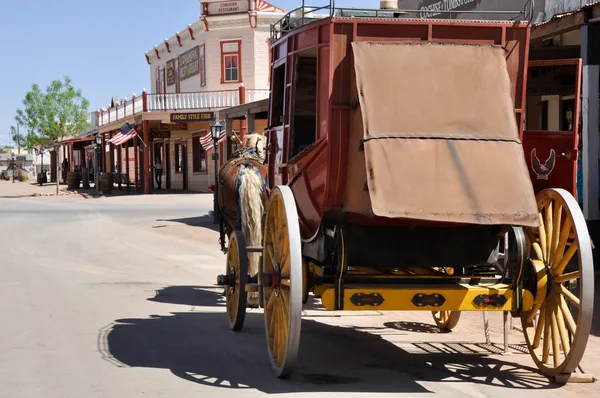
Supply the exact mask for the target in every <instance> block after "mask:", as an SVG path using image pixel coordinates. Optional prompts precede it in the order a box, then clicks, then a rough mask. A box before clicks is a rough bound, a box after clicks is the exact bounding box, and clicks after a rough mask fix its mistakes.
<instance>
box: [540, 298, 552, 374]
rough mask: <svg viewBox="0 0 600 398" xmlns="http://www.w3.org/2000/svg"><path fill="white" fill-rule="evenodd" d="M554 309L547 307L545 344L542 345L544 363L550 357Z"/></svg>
mask: <svg viewBox="0 0 600 398" xmlns="http://www.w3.org/2000/svg"><path fill="white" fill-rule="evenodd" d="M551 313H552V309H551V308H550V306H549V305H548V306H547V307H546V313H545V314H544V315H545V318H546V319H545V321H544V322H545V326H544V342H543V343H542V363H547V362H548V356H549V355H550V331H551V326H550V325H551V322H552V321H551V316H550V314H551Z"/></svg>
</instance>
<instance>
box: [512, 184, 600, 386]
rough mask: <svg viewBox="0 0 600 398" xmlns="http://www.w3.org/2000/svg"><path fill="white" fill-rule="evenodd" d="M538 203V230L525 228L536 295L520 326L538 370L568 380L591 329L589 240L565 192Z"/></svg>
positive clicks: (549, 193) (551, 192)
mask: <svg viewBox="0 0 600 398" xmlns="http://www.w3.org/2000/svg"><path fill="white" fill-rule="evenodd" d="M537 204H538V210H539V218H540V223H541V226H540V227H539V228H527V229H526V235H527V241H528V245H527V246H528V248H529V249H530V257H531V259H532V266H533V275H534V276H536V275H537V277H536V281H535V282H537V291H536V294H535V300H534V306H533V308H532V309H531V310H529V311H524V312H523V313H522V314H521V322H522V324H523V332H524V334H525V340H526V341H527V346H528V347H529V351H530V353H531V356H532V357H533V360H534V361H535V363H536V365H537V366H538V368H539V369H540V370H541V371H542V372H543V373H544V374H546V375H547V376H549V377H555V376H558V375H561V374H562V375H569V374H571V373H572V372H573V371H574V370H575V369H576V368H577V366H578V365H579V362H580V361H581V358H582V357H583V354H584V352H585V347H586V345H587V341H588V336H589V334H590V330H591V325H592V312H593V303H594V269H593V259H592V247H591V241H590V236H589V233H588V229H587V225H586V222H585V219H584V217H583V213H582V212H581V210H580V208H579V205H578V203H577V202H576V201H575V199H574V198H573V196H572V195H571V194H569V193H568V192H567V191H565V190H563V189H547V190H544V191H542V192H540V193H539V194H538V195H537ZM536 318H537V320H536Z"/></svg>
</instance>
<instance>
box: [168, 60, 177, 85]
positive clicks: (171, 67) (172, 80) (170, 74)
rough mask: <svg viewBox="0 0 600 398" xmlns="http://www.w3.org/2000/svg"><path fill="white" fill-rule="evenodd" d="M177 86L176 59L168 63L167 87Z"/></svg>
mask: <svg viewBox="0 0 600 398" xmlns="http://www.w3.org/2000/svg"><path fill="white" fill-rule="evenodd" d="M173 84H175V58H173V59H172V60H170V61H167V86H172V85H173Z"/></svg>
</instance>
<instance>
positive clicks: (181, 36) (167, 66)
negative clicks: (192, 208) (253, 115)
mask: <svg viewBox="0 0 600 398" xmlns="http://www.w3.org/2000/svg"><path fill="white" fill-rule="evenodd" d="M200 11H201V15H200V18H199V19H197V20H196V21H195V22H194V23H192V24H190V25H188V26H187V27H185V28H183V29H181V30H180V31H179V32H176V33H175V34H173V35H172V36H171V37H169V38H167V39H165V40H164V41H163V42H162V43H158V44H156V45H155V46H154V47H152V48H151V49H150V50H149V51H147V52H146V53H145V57H146V60H147V62H148V65H149V70H150V87H151V92H150V93H147V92H145V91H144V92H143V93H142V95H141V96H139V97H137V98H132V99H128V100H124V101H122V102H121V103H120V104H117V105H115V106H113V105H111V106H110V107H109V108H106V109H102V110H99V112H98V114H99V117H98V120H99V122H98V131H99V133H100V134H102V135H103V138H104V139H105V140H108V139H110V137H112V136H114V135H115V134H117V131H118V129H119V128H120V127H121V126H123V125H124V123H130V125H132V126H135V128H136V129H137V130H138V131H140V133H142V132H143V136H142V134H140V135H141V136H142V137H134V138H133V139H132V140H131V141H132V142H133V144H131V143H125V144H122V145H119V147H120V148H117V147H116V146H112V147H111V150H110V151H106V156H105V159H103V163H104V164H105V165H112V164H116V169H118V170H117V171H118V172H119V173H123V170H124V169H125V168H126V167H124V166H121V165H127V161H126V160H125V161H121V158H122V157H123V156H126V159H128V158H132V159H134V163H133V166H128V167H127V171H126V173H125V174H127V175H128V176H129V178H130V179H131V180H135V184H136V186H137V181H143V182H144V187H143V191H145V192H146V193H150V191H151V189H149V188H148V185H149V186H150V187H151V188H154V189H158V188H159V185H158V181H157V179H156V168H155V167H154V165H156V164H157V163H158V162H160V164H161V167H162V169H163V175H162V180H160V182H161V186H160V188H162V189H165V188H169V189H177V190H178V189H183V190H192V191H198V192H208V191H209V188H210V186H211V185H213V184H214V169H213V167H214V165H213V162H212V160H211V159H212V152H214V150H213V149H211V148H209V147H203V146H202V145H201V140H200V139H201V138H202V137H204V136H206V134H209V133H210V125H211V124H212V122H213V119H214V118H215V117H218V112H219V110H222V109H225V108H229V107H232V106H237V105H240V104H245V103H251V102H254V101H258V100H264V99H266V98H268V97H269V79H270V58H269V54H270V51H269V48H270V42H269V39H270V27H271V24H274V23H275V22H277V21H279V20H280V19H281V18H282V17H283V16H284V15H285V12H284V10H282V9H281V8H278V7H277V6H275V5H273V4H271V3H268V2H266V1H263V0H233V1H200ZM264 127H266V124H265V125H264V126H263V125H262V124H259V125H258V126H255V128H256V129H257V131H262V129H263V128H264ZM232 131H239V134H241V135H244V134H245V132H246V131H245V124H244V123H243V122H241V121H240V122H237V124H236V123H233V124H232V125H230V126H228V131H227V134H228V135H231V133H232ZM138 138H143V140H140V139H138ZM231 145H232V144H231V140H230V139H227V140H226V141H225V142H224V143H222V144H221V145H220V147H219V152H220V159H221V161H223V159H226V157H227V153H228V150H231ZM130 148H131V151H132V153H134V154H135V153H139V155H140V156H139V157H138V156H135V157H132V156H131V155H130V154H129V153H130ZM119 152H120V153H121V154H119ZM128 154H129V155H128ZM138 169H139V171H138ZM132 173H133V174H132Z"/></svg>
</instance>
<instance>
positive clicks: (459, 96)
mask: <svg viewBox="0 0 600 398" xmlns="http://www.w3.org/2000/svg"><path fill="white" fill-rule="evenodd" d="M352 48H353V51H354V58H355V69H356V76H357V86H358V92H359V94H360V95H359V99H360V107H361V112H362V118H363V128H364V132H363V139H364V151H365V153H364V154H365V161H366V171H367V172H366V176H367V183H368V191H369V196H370V201H371V206H372V210H373V213H374V214H375V215H377V216H381V217H393V218H398V217H400V218H411V219H418V220H429V221H444V222H457V223H469V224H488V225H490V224H506V225H528V226H537V225H538V218H537V205H536V200H535V194H534V191H533V187H532V184H531V180H530V177H529V172H528V169H527V165H526V164H525V157H524V154H523V147H522V145H521V142H520V139H519V130H518V128H517V124H516V117H515V112H514V105H513V101H512V98H511V85H510V79H509V76H508V73H507V69H506V61H505V53H504V50H503V49H502V48H500V47H493V46H487V45H485V46H478V45H453V44H448V45H445V44H433V43H431V44H421V43H367V42H354V43H352Z"/></svg>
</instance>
